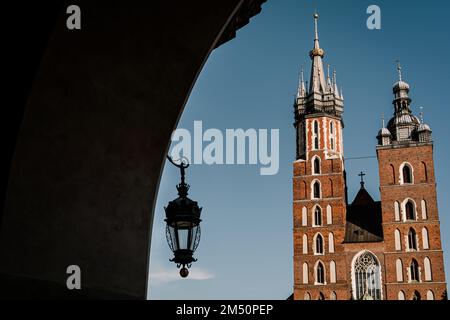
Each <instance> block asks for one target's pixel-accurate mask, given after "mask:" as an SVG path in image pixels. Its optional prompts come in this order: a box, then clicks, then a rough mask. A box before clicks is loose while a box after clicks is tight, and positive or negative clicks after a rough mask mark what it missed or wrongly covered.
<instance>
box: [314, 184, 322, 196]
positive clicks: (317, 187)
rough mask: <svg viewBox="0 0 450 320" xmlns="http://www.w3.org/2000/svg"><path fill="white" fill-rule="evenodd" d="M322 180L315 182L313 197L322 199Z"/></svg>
mask: <svg viewBox="0 0 450 320" xmlns="http://www.w3.org/2000/svg"><path fill="white" fill-rule="evenodd" d="M320 195H321V192H320V182H319V181H315V182H314V184H313V199H320Z"/></svg>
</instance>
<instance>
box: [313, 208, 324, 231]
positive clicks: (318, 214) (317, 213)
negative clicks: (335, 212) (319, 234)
mask: <svg viewBox="0 0 450 320" xmlns="http://www.w3.org/2000/svg"><path fill="white" fill-rule="evenodd" d="M313 221H314V226H315V227H321V226H322V209H321V208H320V207H319V206H316V207H315V209H314V220H313Z"/></svg>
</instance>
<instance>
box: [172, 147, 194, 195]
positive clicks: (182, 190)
mask: <svg viewBox="0 0 450 320" xmlns="http://www.w3.org/2000/svg"><path fill="white" fill-rule="evenodd" d="M167 159H168V160H169V161H170V163H171V164H173V165H174V166H175V167H177V168H179V169H180V175H181V182H180V183H179V184H178V185H177V190H178V195H179V196H180V197H186V196H187V195H188V191H189V188H190V186H189V185H188V184H187V183H186V169H187V168H189V160H188V158H186V157H181V158H180V159H179V160H178V161H179V162H180V163H176V162H175V161H174V160H173V159H172V157H171V156H169V155H168V156H167Z"/></svg>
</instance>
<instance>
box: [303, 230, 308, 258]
mask: <svg viewBox="0 0 450 320" xmlns="http://www.w3.org/2000/svg"><path fill="white" fill-rule="evenodd" d="M303 254H308V236H307V235H306V234H304V235H303Z"/></svg>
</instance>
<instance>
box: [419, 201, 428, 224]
mask: <svg viewBox="0 0 450 320" xmlns="http://www.w3.org/2000/svg"><path fill="white" fill-rule="evenodd" d="M420 206H421V208H422V220H427V202H426V201H425V200H422V201H421V202H420Z"/></svg>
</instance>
